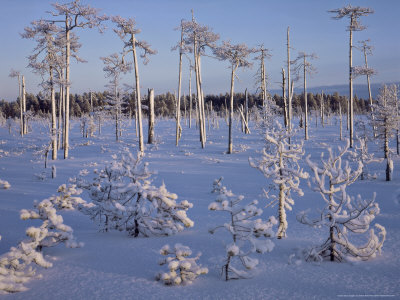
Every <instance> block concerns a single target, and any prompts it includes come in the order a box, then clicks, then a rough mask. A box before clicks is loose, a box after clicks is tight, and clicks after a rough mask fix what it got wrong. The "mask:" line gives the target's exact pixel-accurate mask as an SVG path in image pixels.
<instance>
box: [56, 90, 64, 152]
mask: <svg viewBox="0 0 400 300" xmlns="http://www.w3.org/2000/svg"><path fill="white" fill-rule="evenodd" d="M62 104H63V87H62V85H61V84H60V90H59V97H58V130H57V149H58V150H60V148H61V135H62V111H63V105H62Z"/></svg>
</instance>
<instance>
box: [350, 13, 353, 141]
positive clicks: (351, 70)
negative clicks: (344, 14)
mask: <svg viewBox="0 0 400 300" xmlns="http://www.w3.org/2000/svg"><path fill="white" fill-rule="evenodd" d="M353 25H354V17H353V15H352V16H351V23H350V40H349V46H350V47H349V48H350V49H349V89H350V95H349V101H350V118H349V122H350V124H349V125H350V136H349V139H350V148H353V129H354V127H353V123H354V108H353V105H354V104H353V30H352V26H353Z"/></svg>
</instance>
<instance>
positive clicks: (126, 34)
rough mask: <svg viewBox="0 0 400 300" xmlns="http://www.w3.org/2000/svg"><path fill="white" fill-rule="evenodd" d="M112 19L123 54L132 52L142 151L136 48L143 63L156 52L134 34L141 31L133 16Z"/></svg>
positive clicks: (140, 137)
mask: <svg viewBox="0 0 400 300" xmlns="http://www.w3.org/2000/svg"><path fill="white" fill-rule="evenodd" d="M112 21H113V22H114V23H115V24H116V25H117V29H114V32H115V33H116V34H118V36H119V37H120V38H121V40H122V41H123V42H124V55H126V54H127V53H129V52H132V54H133V65H134V68H135V86H136V111H137V120H138V124H139V151H140V152H141V153H143V152H144V144H143V126H142V104H141V98H140V81H139V62H138V58H137V48H139V49H142V50H143V54H141V55H140V57H141V58H143V63H144V64H147V63H148V62H149V58H148V55H152V54H156V53H157V51H156V50H153V49H151V48H150V45H149V44H148V43H147V42H146V41H139V40H138V39H137V38H136V35H137V34H138V33H140V32H141V30H140V29H139V28H137V26H136V21H135V20H134V19H133V18H129V19H125V18H123V17H121V16H114V17H112Z"/></svg>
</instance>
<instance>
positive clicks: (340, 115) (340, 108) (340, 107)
mask: <svg viewBox="0 0 400 300" xmlns="http://www.w3.org/2000/svg"><path fill="white" fill-rule="evenodd" d="M339 118H340V119H339V122H340V140H342V139H343V133H342V127H343V125H342V123H343V122H342V106H341V105H340V102H339Z"/></svg>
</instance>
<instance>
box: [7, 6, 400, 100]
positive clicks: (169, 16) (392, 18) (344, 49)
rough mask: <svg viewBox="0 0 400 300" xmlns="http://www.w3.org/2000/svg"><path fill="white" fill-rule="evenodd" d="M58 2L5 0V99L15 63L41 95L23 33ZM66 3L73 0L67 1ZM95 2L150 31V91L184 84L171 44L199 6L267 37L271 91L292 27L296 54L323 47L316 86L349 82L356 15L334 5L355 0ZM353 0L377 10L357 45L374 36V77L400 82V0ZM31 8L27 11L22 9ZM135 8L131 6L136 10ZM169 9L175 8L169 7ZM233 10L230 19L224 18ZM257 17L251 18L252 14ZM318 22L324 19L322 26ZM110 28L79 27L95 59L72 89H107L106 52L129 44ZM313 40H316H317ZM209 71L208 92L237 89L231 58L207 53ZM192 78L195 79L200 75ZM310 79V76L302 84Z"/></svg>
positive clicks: (75, 76)
mask: <svg viewBox="0 0 400 300" xmlns="http://www.w3.org/2000/svg"><path fill="white" fill-rule="evenodd" d="M53 2H54V1H47V0H46V1H39V0H32V1H28V0H20V1H12V0H5V1H4V3H3V4H4V5H3V9H2V12H1V20H0V22H1V25H2V26H0V34H1V36H2V37H3V40H5V41H7V42H6V43H4V45H2V48H1V49H2V50H0V51H1V52H2V55H1V57H2V58H1V60H0V70H1V71H0V78H1V80H0V91H1V93H0V99H4V100H6V101H15V100H16V98H17V94H18V85H17V80H16V79H15V78H10V77H8V75H9V73H10V70H11V69H12V68H13V69H15V70H19V71H21V73H22V74H23V75H25V77H26V86H27V92H28V93H33V94H38V93H39V91H40V88H39V87H38V86H37V85H38V84H39V83H40V81H41V79H40V76H37V75H34V74H33V73H32V71H31V70H30V69H29V68H27V67H26V65H27V64H28V61H27V58H26V57H27V56H28V55H30V54H31V52H32V50H33V48H34V47H35V43H34V42H33V41H31V40H26V39H22V38H21V36H20V33H22V32H23V30H24V27H26V26H30V22H31V21H33V20H37V19H40V18H45V17H46V16H47V17H48V16H49V15H48V14H47V13H46V11H49V10H51V9H52V7H51V5H50V3H53ZM62 2H66V1H62ZM82 3H84V4H89V5H90V6H92V7H95V8H98V9H101V11H100V14H107V15H118V14H120V15H122V16H123V17H133V18H135V20H136V21H137V25H138V27H139V28H140V29H141V30H142V32H141V33H140V34H139V35H138V38H139V39H143V40H146V41H148V42H149V43H150V44H151V45H152V46H153V48H155V49H157V50H158V54H156V55H155V56H152V57H150V62H149V64H148V65H146V66H144V65H143V64H142V63H140V65H139V73H140V78H141V87H142V89H143V90H145V89H147V88H154V89H155V93H156V94H162V93H165V92H167V91H169V92H172V93H173V92H174V91H175V90H177V85H178V61H179V55H178V52H177V51H174V52H172V51H170V49H171V47H172V46H173V45H175V44H176V43H177V42H178V41H179V37H180V33H179V32H178V31H174V28H175V27H176V26H178V25H179V22H180V20H181V19H189V18H191V13H190V10H191V9H192V8H193V10H194V14H195V17H196V20H197V21H198V22H199V23H201V24H204V25H208V26H209V27H210V28H212V29H213V31H214V32H216V33H219V34H220V36H221V38H220V40H219V43H220V42H221V41H222V40H227V39H231V40H232V42H233V43H246V44H247V45H248V46H250V47H255V46H257V45H259V44H261V43H264V46H265V47H266V48H269V49H271V50H272V58H271V59H270V60H267V61H266V69H267V75H268V77H269V84H268V90H270V91H272V90H277V89H279V84H280V83H279V81H280V80H281V79H280V78H281V74H280V69H281V68H282V67H283V68H285V69H286V65H285V61H286V29H287V27H288V26H289V27H290V42H291V46H292V47H294V49H292V50H291V60H293V59H294V58H295V57H297V53H298V52H300V51H305V52H307V53H312V52H315V53H316V54H317V56H318V57H319V59H317V60H314V61H313V64H314V66H315V67H316V69H317V72H318V73H317V74H315V75H313V77H308V89H313V88H318V87H321V86H335V85H346V84H348V83H347V80H348V32H347V31H346V26H348V23H349V21H348V19H347V18H344V19H342V20H333V19H332V18H331V17H332V14H329V13H328V12H327V11H328V10H330V9H335V8H339V7H342V6H345V5H347V4H348V2H347V1H341V0H340V1H335V3H333V4H332V3H331V1H318V0H311V1H307V2H306V3H298V2H297V1H295V0H290V1H284V2H283V3H266V2H265V1H261V0H254V1H251V4H248V5H246V6H243V5H241V2H239V1H228V0H221V1H211V0H210V1H202V2H201V3H200V2H197V1H195V0H188V1H184V0H171V1H168V2H165V1H162V0H153V1H148V2H146V3H142V2H141V1H128V0H119V1H114V2H113V3H110V2H108V1H106V0H97V1H94V0H90V1H82ZM351 5H353V6H367V7H370V8H372V9H373V10H374V11H375V12H374V14H372V15H369V16H365V17H361V23H362V24H363V25H366V26H367V29H366V30H364V31H361V32H355V33H354V35H353V41H354V45H356V44H357V41H359V40H365V39H367V38H370V39H371V45H372V46H373V47H374V50H373V55H372V56H369V57H368V63H369V65H370V66H371V67H372V68H374V69H376V70H377V72H378V74H377V75H376V76H373V77H372V80H371V81H372V83H374V84H383V83H387V82H398V81H399V79H400V76H399V75H400V72H399V70H400V41H398V40H395V39H392V34H391V32H392V30H391V29H394V28H400V20H398V19H397V16H396V13H397V11H399V9H400V2H399V1H396V0H389V1H385V2H382V1H380V2H378V1H377V0H367V1H362V0H358V1H351ZM21 12H24V13H21ZM130 12H131V13H130ZM166 12H167V13H166ZM224 16H230V18H227V17H224ZM248 20H250V22H249V21H248ZM316 25H317V26H316ZM107 26H108V29H107V31H106V32H105V33H104V34H103V35H101V34H99V33H98V32H97V30H95V29H85V30H80V29H78V30H74V32H75V33H76V34H77V35H78V36H79V37H80V42H81V43H82V48H81V50H80V51H79V56H80V57H81V58H83V59H85V60H87V61H88V63H85V64H79V65H78V64H76V63H75V62H72V63H71V83H72V84H71V93H72V94H82V93H84V92H89V91H90V90H91V91H104V90H105V87H104V86H105V85H106V84H107V82H108V80H107V79H106V78H105V77H104V73H103V70H102V69H103V64H102V62H101V61H100V59H99V57H101V56H108V55H110V54H112V53H116V52H117V53H118V52H121V50H122V46H123V44H122V41H121V40H119V38H118V36H117V35H116V34H115V33H114V32H113V31H112V27H113V25H112V24H111V22H109V21H108V22H107ZM311 45H312V46H311ZM363 64H364V57H363V55H362V53H361V52H359V51H358V50H356V49H354V51H353V65H354V66H356V65H363ZM257 69H258V67H257V65H256V62H255V65H254V66H253V68H252V69H249V70H245V71H241V70H240V71H239V72H238V75H239V80H237V81H236V82H235V92H244V90H245V88H248V89H249V91H250V92H252V93H253V92H254V91H255V87H254V78H253V77H254V74H255V73H256V71H257ZM202 78H203V86H204V93H205V94H221V93H223V94H225V93H226V92H229V87H230V71H229V70H228V63H227V62H219V61H216V60H215V59H212V58H209V57H204V58H203V60H202ZM188 80H189V78H188V64H187V60H185V59H184V60H183V81H182V92H183V93H187V91H188ZM133 81H134V73H133V72H131V73H128V74H127V75H125V76H124V77H123V82H124V83H130V84H133ZM192 84H194V80H193V78H192ZM354 84H355V85H358V84H366V79H365V76H360V77H359V78H357V79H356V80H355V82H354ZM295 86H296V87H301V86H302V79H300V80H299V81H298V82H296V84H295Z"/></svg>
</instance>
